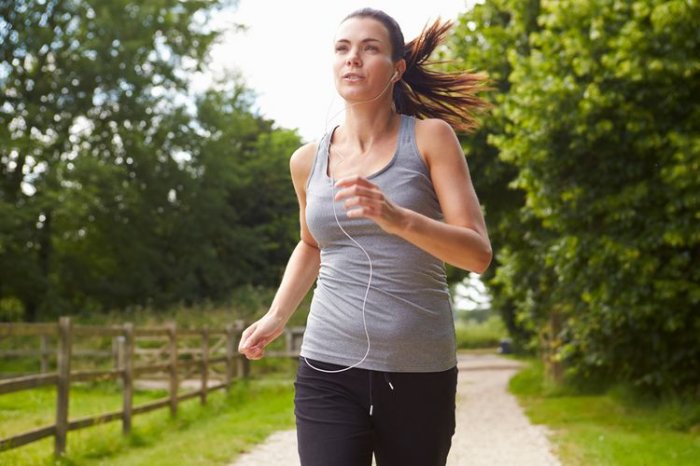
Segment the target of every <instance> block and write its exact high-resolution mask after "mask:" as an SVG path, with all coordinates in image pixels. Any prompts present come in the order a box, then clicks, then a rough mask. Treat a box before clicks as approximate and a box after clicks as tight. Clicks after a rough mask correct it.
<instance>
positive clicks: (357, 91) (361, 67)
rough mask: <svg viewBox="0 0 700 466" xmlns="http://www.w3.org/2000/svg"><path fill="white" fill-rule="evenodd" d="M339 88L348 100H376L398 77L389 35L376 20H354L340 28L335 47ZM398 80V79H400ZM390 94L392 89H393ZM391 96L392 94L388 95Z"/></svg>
mask: <svg viewBox="0 0 700 466" xmlns="http://www.w3.org/2000/svg"><path fill="white" fill-rule="evenodd" d="M333 47H334V51H335V52H334V53H335V60H334V62H333V76H334V78H335V88H336V89H337V90H338V93H339V94H340V95H341V96H342V97H343V98H344V99H346V100H367V99H371V98H374V97H376V96H377V95H379V94H380V93H382V91H383V90H384V89H385V88H386V87H387V84H389V86H390V85H391V84H390V83H389V81H390V80H391V79H392V75H393V74H394V65H393V62H392V60H391V43H390V42H389V33H388V31H387V30H386V28H385V27H384V25H383V24H382V23H380V22H379V21H377V20H375V19H372V18H350V19H348V20H346V21H344V22H343V23H341V24H340V27H339V28H338V32H337V33H336V35H335V42H334V44H333ZM397 77H398V76H397ZM389 90H390V89H389ZM388 94H389V96H391V92H389V93H388Z"/></svg>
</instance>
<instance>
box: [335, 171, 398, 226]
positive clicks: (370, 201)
mask: <svg viewBox="0 0 700 466" xmlns="http://www.w3.org/2000/svg"><path fill="white" fill-rule="evenodd" d="M335 187H336V188H342V189H341V190H340V191H338V192H337V193H336V195H335V200H336V201H339V200H341V199H344V198H347V200H346V201H345V208H346V209H349V210H348V212H347V215H348V217H351V218H357V217H367V218H371V219H372V220H374V221H375V222H376V223H377V225H379V226H380V227H381V228H382V230H384V231H386V232H387V233H390V234H396V233H397V232H399V231H401V230H402V229H403V228H404V227H405V225H406V221H407V215H406V209H404V208H402V207H399V206H397V205H396V204H394V203H393V202H391V201H390V200H389V199H388V198H387V197H386V196H384V193H383V192H382V191H381V189H379V187H378V186H377V185H375V184H373V183H370V182H369V181H368V180H367V178H364V177H361V176H359V175H355V176H349V177H347V178H342V179H340V180H338V181H336V183H335Z"/></svg>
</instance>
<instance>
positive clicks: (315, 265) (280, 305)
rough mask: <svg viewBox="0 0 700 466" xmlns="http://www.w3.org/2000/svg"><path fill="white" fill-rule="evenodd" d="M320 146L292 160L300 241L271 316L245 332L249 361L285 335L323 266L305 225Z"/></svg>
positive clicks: (305, 149) (306, 147)
mask: <svg viewBox="0 0 700 466" xmlns="http://www.w3.org/2000/svg"><path fill="white" fill-rule="evenodd" d="M316 147H317V145H316V144H314V143H309V144H305V145H303V146H302V147H300V148H299V149H297V150H296V151H295V152H294V153H293V154H292V157H291V158H290V160H289V169H290V172H291V174H292V183H293V184H294V191H295V192H296V195H297V199H298V201H299V225H300V236H301V240H300V241H299V243H298V244H297V246H296V247H295V248H294V251H293V252H292V255H291V256H290V258H289V261H288V263H287V267H286V269H285V271H284V275H283V276H282V282H281V283H280V286H279V288H278V290H277V293H276V294H275V297H274V299H273V300H272V304H271V305H270V308H269V310H268V312H267V313H266V314H265V315H264V316H263V317H262V318H261V319H260V320H258V321H257V322H255V323H253V324H252V325H251V326H250V327H248V328H247V329H245V331H244V332H243V334H242V335H241V342H240V344H239V345H238V351H239V352H240V353H243V354H245V356H246V357H247V358H248V359H260V358H262V357H263V355H264V349H265V346H266V345H267V344H268V343H270V342H271V341H272V340H274V339H275V338H277V337H278V336H280V335H281V334H282V332H283V331H284V327H285V325H286V324H287V321H289V318H290V317H291V316H292V314H294V312H295V311H296V309H297V308H298V307H299V304H300V303H301V301H302V299H304V296H306V293H308V291H309V289H310V288H311V285H313V283H314V281H315V280H316V277H318V271H319V267H320V265H321V251H320V250H319V247H318V244H317V243H316V240H315V239H314V238H313V236H312V235H311V233H310V232H309V229H308V227H307V225H306V215H305V210H306V192H305V186H306V180H307V178H308V176H309V173H310V171H311V166H312V164H313V163H314V157H315V154H316Z"/></svg>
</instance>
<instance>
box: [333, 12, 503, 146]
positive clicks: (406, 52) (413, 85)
mask: <svg viewBox="0 0 700 466" xmlns="http://www.w3.org/2000/svg"><path fill="white" fill-rule="evenodd" d="M350 18H372V19H375V20H377V21H379V22H381V23H382V24H383V25H384V27H386V29H387V31H388V32H389V40H390V41H391V49H392V52H391V59H392V60H393V61H394V62H397V61H398V60H400V59H402V58H403V59H405V60H406V71H405V72H404V74H403V76H402V78H401V80H400V81H398V82H397V85H396V86H394V93H393V96H392V97H393V101H394V105H395V106H396V111H397V112H399V113H404V114H407V115H413V116H416V117H419V118H441V119H443V120H445V121H446V122H448V123H449V124H450V125H451V126H452V127H453V128H454V129H455V131H458V132H465V133H470V132H473V131H474V130H476V129H477V128H478V127H479V124H480V123H479V121H478V120H477V119H476V116H475V115H476V113H478V112H480V111H483V110H486V109H489V108H491V107H492V105H491V104H490V103H489V102H487V101H485V100H483V99H481V98H479V97H477V95H476V94H477V93H478V92H482V91H486V90H489V89H490V88H489V87H487V84H488V78H487V75H486V74H485V73H472V72H469V71H458V72H453V73H448V72H442V71H436V70H431V69H430V68H429V66H431V65H436V64H443V63H448V61H445V60H443V61H434V60H433V61H431V60H429V58H430V55H431V54H432V53H433V51H434V50H435V48H436V47H437V46H438V45H440V43H442V42H443V41H444V40H445V38H446V36H447V33H448V32H449V30H450V29H451V28H452V25H453V23H452V21H444V22H441V21H440V19H438V20H436V21H435V22H434V23H433V24H432V25H430V26H426V27H425V28H423V31H422V32H421V34H420V35H419V36H418V37H416V38H415V39H413V40H412V41H410V42H409V43H408V44H405V43H404V37H403V33H402V32H401V27H400V26H399V24H398V23H397V22H396V20H395V19H394V18H392V17H391V16H389V15H388V14H386V13H384V12H383V11H381V10H375V9H374V8H362V9H360V10H357V11H354V12H352V13H350V14H349V15H348V16H346V17H345V18H344V19H343V22H344V21H346V20H348V19H350Z"/></svg>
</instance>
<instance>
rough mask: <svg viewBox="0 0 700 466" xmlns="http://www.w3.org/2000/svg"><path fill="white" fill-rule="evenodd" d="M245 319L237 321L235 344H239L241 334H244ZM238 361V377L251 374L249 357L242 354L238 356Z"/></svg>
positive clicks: (246, 376) (245, 376)
mask: <svg viewBox="0 0 700 466" xmlns="http://www.w3.org/2000/svg"><path fill="white" fill-rule="evenodd" d="M245 327H246V325H245V321H243V320H237V321H236V340H235V345H236V346H238V343H239V342H240V341H241V336H242V335H243V330H245ZM236 361H237V364H236V365H237V370H236V374H237V375H238V377H243V378H244V379H245V378H248V376H249V375H250V361H249V360H248V358H246V357H245V355H243V354H240V355H239V356H238V358H236Z"/></svg>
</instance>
